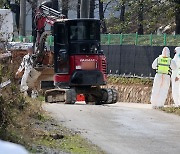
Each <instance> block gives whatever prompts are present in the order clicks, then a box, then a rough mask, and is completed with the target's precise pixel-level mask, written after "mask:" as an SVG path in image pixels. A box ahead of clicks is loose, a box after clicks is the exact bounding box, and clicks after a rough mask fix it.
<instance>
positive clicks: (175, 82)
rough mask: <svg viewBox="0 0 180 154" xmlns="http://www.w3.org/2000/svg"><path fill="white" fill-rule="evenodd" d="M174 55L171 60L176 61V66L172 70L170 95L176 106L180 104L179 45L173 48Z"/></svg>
mask: <svg viewBox="0 0 180 154" xmlns="http://www.w3.org/2000/svg"><path fill="white" fill-rule="evenodd" d="M174 51H175V53H176V54H175V56H174V58H173V60H174V61H175V62H176V65H177V68H176V69H175V70H173V71H172V76H171V80H172V97H173V100H174V105H175V106H176V107H179V106H180V47H176V48H175V50H174Z"/></svg>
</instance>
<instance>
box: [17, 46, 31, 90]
mask: <svg viewBox="0 0 180 154" xmlns="http://www.w3.org/2000/svg"><path fill="white" fill-rule="evenodd" d="M32 54H33V48H32V47H30V48H28V54H26V55H25V56H24V57H23V60H22V62H21V65H20V67H19V69H18V71H17V72H16V75H17V74H19V73H20V72H22V71H24V74H23V76H22V79H21V86H20V90H21V92H25V93H27V90H28V85H27V79H28V76H29V73H30V71H31V70H32V68H33V58H32Z"/></svg>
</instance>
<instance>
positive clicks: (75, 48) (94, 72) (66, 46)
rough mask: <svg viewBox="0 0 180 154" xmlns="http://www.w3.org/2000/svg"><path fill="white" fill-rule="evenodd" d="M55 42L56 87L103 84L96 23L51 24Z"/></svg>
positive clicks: (61, 22) (91, 20)
mask: <svg viewBox="0 0 180 154" xmlns="http://www.w3.org/2000/svg"><path fill="white" fill-rule="evenodd" d="M54 42H55V43H54V62H55V63H54V65H55V73H56V75H55V84H56V86H58V87H62V86H63V84H64V85H66V86H92V85H98V86H99V85H104V84H106V59H105V56H104V55H103V52H102V51H101V48H100V21H99V20H97V19H73V20H60V21H57V22H56V23H55V24H54ZM102 62H103V67H104V68H103V70H102ZM103 71H104V72H103ZM90 76H91V77H90ZM62 78H63V81H62ZM89 78H91V79H94V80H93V81H90V80H88V79H89ZM86 81H88V82H86Z"/></svg>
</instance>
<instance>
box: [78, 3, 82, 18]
mask: <svg viewBox="0 0 180 154" xmlns="http://www.w3.org/2000/svg"><path fill="white" fill-rule="evenodd" d="M80 6H81V0H78V2H77V18H80Z"/></svg>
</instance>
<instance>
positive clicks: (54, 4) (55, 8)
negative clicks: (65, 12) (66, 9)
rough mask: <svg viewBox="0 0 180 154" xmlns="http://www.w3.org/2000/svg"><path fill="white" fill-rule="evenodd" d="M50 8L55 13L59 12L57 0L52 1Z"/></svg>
mask: <svg viewBox="0 0 180 154" xmlns="http://www.w3.org/2000/svg"><path fill="white" fill-rule="evenodd" d="M52 8H53V9H54V10H57V11H58V10H59V3H58V0H52Z"/></svg>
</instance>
